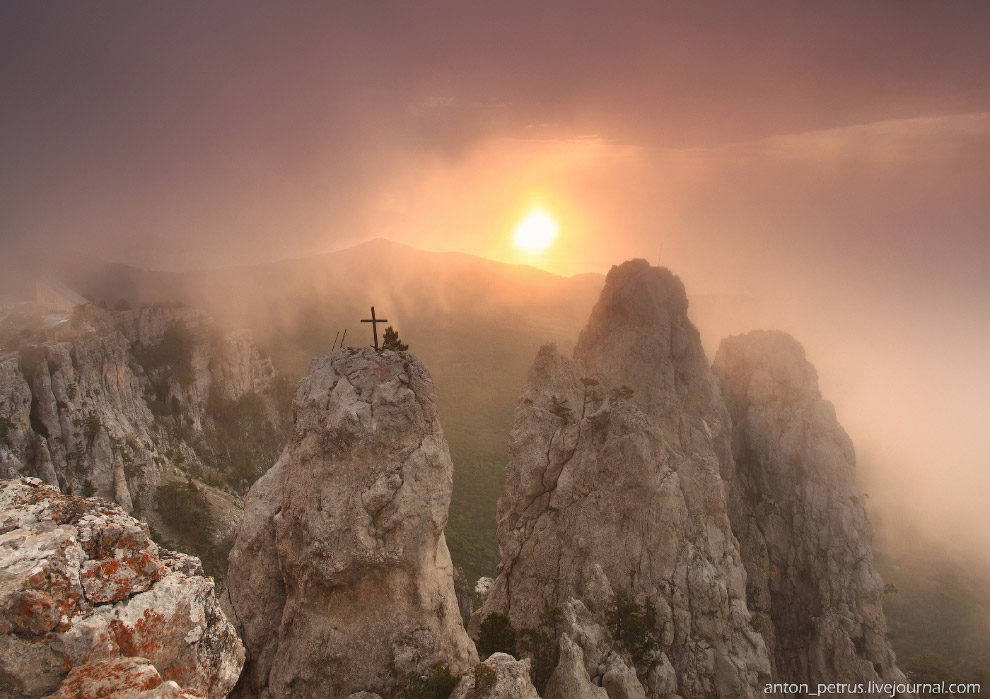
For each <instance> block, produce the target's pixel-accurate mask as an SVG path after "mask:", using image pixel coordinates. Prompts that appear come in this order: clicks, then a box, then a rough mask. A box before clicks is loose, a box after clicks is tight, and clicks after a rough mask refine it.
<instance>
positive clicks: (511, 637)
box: [477, 612, 516, 659]
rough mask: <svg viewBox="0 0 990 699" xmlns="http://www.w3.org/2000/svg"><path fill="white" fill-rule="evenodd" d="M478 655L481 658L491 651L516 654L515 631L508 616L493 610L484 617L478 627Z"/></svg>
mask: <svg viewBox="0 0 990 699" xmlns="http://www.w3.org/2000/svg"><path fill="white" fill-rule="evenodd" d="M477 646H478V655H479V656H481V658H482V659H484V658H487V657H488V656H489V655H491V654H492V653H508V654H509V655H513V656H514V655H516V631H515V629H513V628H512V623H511V622H510V621H509V617H507V616H506V615H505V614H499V613H498V612H493V613H492V614H489V615H488V616H486V617H485V620H484V621H482V622H481V627H480V628H479V629H478V643H477Z"/></svg>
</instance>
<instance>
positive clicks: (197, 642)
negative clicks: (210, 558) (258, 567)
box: [0, 478, 244, 698]
mask: <svg viewBox="0 0 990 699" xmlns="http://www.w3.org/2000/svg"><path fill="white" fill-rule="evenodd" d="M126 658H143V660H142V662H141V663H140V665H141V666H142V667H143V669H141V670H140V671H136V670H135V671H134V672H132V670H134V668H135V664H134V663H133V662H130V661H125V660H123V659H126ZM243 661H244V650H243V646H242V645H241V643H240V641H239V639H238V638H237V635H236V633H235V631H234V628H233V627H232V626H231V625H230V624H229V623H228V622H227V620H226V618H225V617H224V615H223V613H222V612H221V610H220V606H219V603H218V601H217V599H216V597H215V595H214V592H213V581H212V580H211V579H210V578H206V577H204V576H203V571H202V567H201V566H200V565H199V561H198V560H196V559H194V558H192V557H189V556H185V555H183V554H173V553H172V552H169V551H166V550H165V549H162V548H159V547H158V545H157V544H155V542H154V541H152V540H151V538H150V536H149V534H148V528H147V525H145V524H142V523H141V522H138V521H137V520H135V519H133V518H132V517H130V516H128V515H127V514H126V513H125V512H123V510H121V509H120V508H119V507H118V506H116V505H112V504H110V503H107V502H105V501H102V500H100V499H98V498H88V499H87V498H79V497H74V496H65V495H62V494H61V493H59V492H58V491H57V490H56V489H55V488H53V487H51V486H47V485H45V484H43V483H42V482H41V481H40V480H38V479H33V478H26V479H17V480H8V481H0V697H4V698H6V697H41V696H45V695H47V694H50V693H52V692H55V691H61V692H62V693H61V694H57V695H56V696H85V695H86V694H85V693H82V694H79V693H78V692H76V693H72V692H70V689H71V687H67V688H65V690H64V691H63V690H60V687H61V686H62V685H63V684H64V683H65V682H68V681H70V680H71V682H72V683H73V684H72V685H71V686H72V687H75V686H76V684H78V685H79V687H82V686H83V685H85V686H86V687H89V688H90V689H91V690H92V692H94V694H93V696H114V695H113V694H107V693H106V692H110V688H115V689H114V691H123V685H121V686H119V687H118V686H116V685H114V684H113V678H114V677H116V676H118V675H119V676H120V677H124V676H126V677H130V678H131V679H134V678H135V677H136V678H138V679H140V681H141V682H145V680H148V681H149V682H151V681H152V680H154V678H155V677H157V680H154V681H156V682H157V684H155V685H154V686H150V685H149V686H147V687H145V689H149V690H150V689H155V688H156V687H158V685H162V684H163V682H164V681H166V680H170V681H174V682H175V683H176V685H177V687H181V688H182V689H183V691H186V692H189V693H191V694H195V695H198V696H203V697H211V698H214V697H216V698H219V697H223V696H226V695H227V693H228V692H229V691H230V690H231V689H232V688H233V686H234V684H235V683H236V681H237V677H238V675H239V673H240V670H241V666H242V664H243ZM135 662H136V661H135ZM94 663H95V664H94ZM100 663H102V664H100ZM84 667H86V668H88V669H86V670H83V669H81V668H84ZM121 668H128V669H127V672H122V671H121ZM135 672H136V673H137V674H135ZM67 678H68V679H67ZM141 678H144V679H141ZM149 678H150V679H149ZM145 684H147V682H145ZM163 686H164V685H163ZM101 688H102V689H101ZM166 690H168V691H171V689H170V688H169V687H165V689H160V690H157V691H158V694H156V695H155V696H159V695H160V696H172V695H171V694H162V692H165V691H166ZM74 691H75V690H73V692H74ZM81 691H82V690H81V689H80V692H81ZM87 691H90V690H87ZM99 692H104V693H99ZM142 696H143V695H142ZM174 696H180V694H175V695H174Z"/></svg>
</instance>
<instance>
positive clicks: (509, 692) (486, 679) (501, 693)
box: [450, 653, 540, 699]
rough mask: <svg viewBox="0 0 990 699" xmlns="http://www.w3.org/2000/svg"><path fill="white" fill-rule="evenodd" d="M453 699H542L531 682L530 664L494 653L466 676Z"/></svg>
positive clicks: (454, 693)
mask: <svg viewBox="0 0 990 699" xmlns="http://www.w3.org/2000/svg"><path fill="white" fill-rule="evenodd" d="M450 699H540V695H539V694H537V693H536V688H535V687H534V686H533V683H532V682H530V680H529V661H528V660H516V659H515V658H513V657H512V656H511V655H506V654H505V653H493V654H492V655H490V656H489V657H488V658H487V659H486V660H485V661H484V662H483V663H478V664H477V665H475V666H474V670H473V671H472V672H469V673H468V674H467V675H465V676H464V677H463V678H462V679H461V681H460V682H459V683H458V684H457V686H456V687H455V688H454V691H453V693H452V694H451V695H450Z"/></svg>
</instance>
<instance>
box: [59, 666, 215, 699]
mask: <svg viewBox="0 0 990 699" xmlns="http://www.w3.org/2000/svg"><path fill="white" fill-rule="evenodd" d="M195 697H196V695H194V694H189V693H186V692H184V691H183V690H182V688H181V687H180V686H179V685H178V684H177V683H175V682H173V681H171V680H168V681H166V680H163V679H162V676H161V675H160V674H159V673H158V670H157V669H156V668H155V666H154V665H152V664H151V662H150V661H149V660H148V659H147V658H107V659H102V660H93V661H91V662H88V663H86V664H85V665H79V666H77V667H74V668H73V669H72V670H71V671H70V672H69V675H68V676H67V677H66V678H65V681H64V682H63V683H62V686H61V687H59V688H58V691H56V692H55V693H54V694H52V695H50V696H49V697H48V699H195Z"/></svg>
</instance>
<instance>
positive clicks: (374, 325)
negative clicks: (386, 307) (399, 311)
mask: <svg viewBox="0 0 990 699" xmlns="http://www.w3.org/2000/svg"><path fill="white" fill-rule="evenodd" d="M361 322H362V323H371V331H372V332H373V333H374V335H375V349H378V324H379V323H387V322H388V321H387V320H386V319H384V318H375V307H374V306H372V307H371V318H368V319H366V320H362V321H361Z"/></svg>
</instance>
